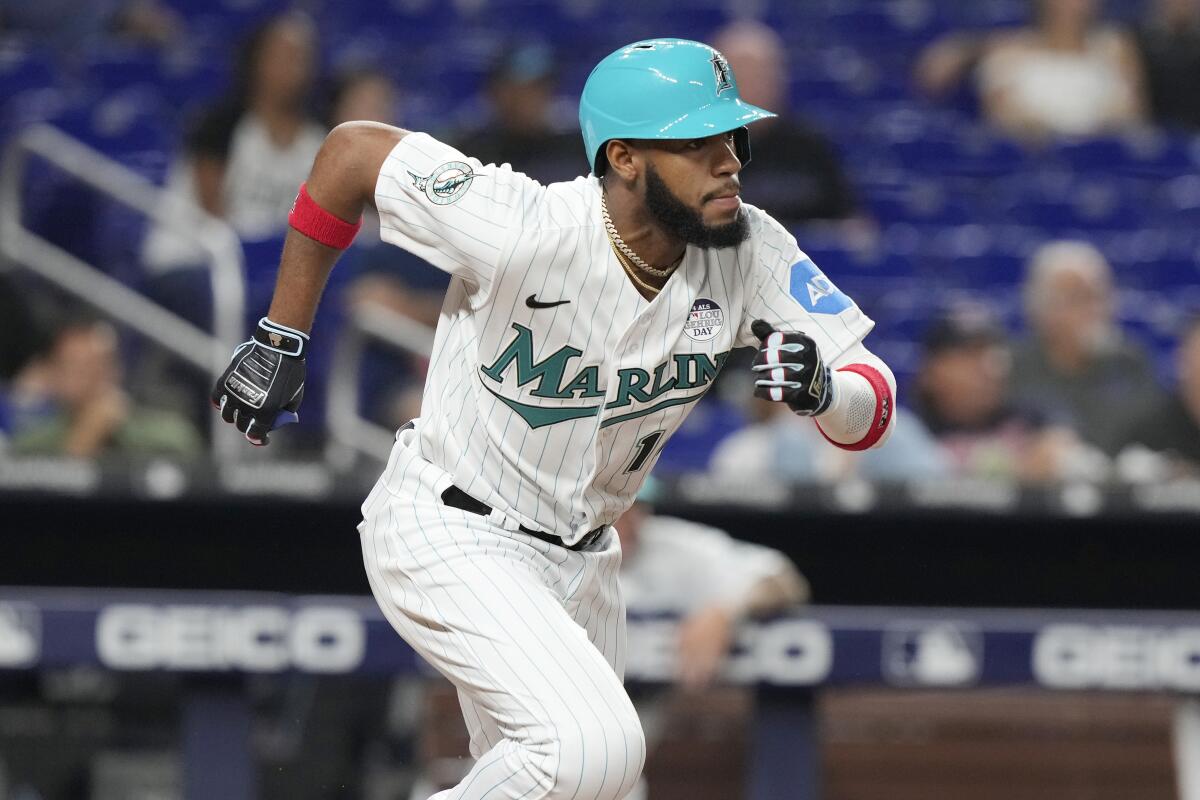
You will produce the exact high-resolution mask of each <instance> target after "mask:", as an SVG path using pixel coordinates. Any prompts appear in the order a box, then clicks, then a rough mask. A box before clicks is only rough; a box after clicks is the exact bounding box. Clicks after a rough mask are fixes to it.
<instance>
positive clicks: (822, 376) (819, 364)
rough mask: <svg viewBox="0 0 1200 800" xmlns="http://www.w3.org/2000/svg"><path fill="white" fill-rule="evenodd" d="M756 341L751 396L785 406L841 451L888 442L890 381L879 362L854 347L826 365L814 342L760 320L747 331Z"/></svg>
mask: <svg viewBox="0 0 1200 800" xmlns="http://www.w3.org/2000/svg"><path fill="white" fill-rule="evenodd" d="M751 329H752V330H753V331H754V335H755V336H757V337H758V338H759V340H760V347H759V351H758V355H757V356H755V359H754V365H753V367H752V369H753V370H754V372H755V373H756V374H757V379H756V380H755V382H754V394H755V396H756V397H761V398H763V399H764V400H775V401H777V402H784V403H787V404H788V406H790V407H791V409H792V410H793V411H795V412H796V413H797V414H800V415H801V416H810V417H813V419H814V421H815V422H816V424H817V429H818V430H820V431H821V434H822V435H823V436H824V437H825V438H826V439H827V440H828V441H829V442H830V443H831V444H833V445H835V446H837V447H840V448H842V449H843V450H868V449H870V448H873V447H879V446H881V445H882V444H883V443H884V442H886V441H887V439H888V438H889V437H890V436H891V432H892V428H893V427H894V424H895V415H896V399H895V398H896V378H895V376H894V375H893V374H892V371H891V370H890V369H889V368H888V366H887V364H885V363H884V362H883V360H882V359H881V358H879V357H878V356H876V355H875V354H874V353H872V352H871V351H870V350H868V349H867V348H866V347H865V346H864V345H863V344H862V342H856V343H855V344H853V345H851V346H850V347H849V348H847V349H846V350H844V351H843V352H842V353H840V354H838V356H837V358H836V359H835V360H834V361H833V362H832V363H826V362H825V359H824V358H823V357H822V353H821V348H820V346H819V345H818V344H817V342H816V341H815V340H814V339H813V338H812V337H810V336H808V335H807V334H805V333H803V332H800V331H779V330H775V328H774V326H773V325H771V324H770V323H768V322H766V321H765V320H761V319H760V320H755V321H754V323H753V325H752V328H751Z"/></svg>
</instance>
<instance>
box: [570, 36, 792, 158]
mask: <svg viewBox="0 0 1200 800" xmlns="http://www.w3.org/2000/svg"><path fill="white" fill-rule="evenodd" d="M773 116H775V115H774V114H772V113H771V112H770V111H767V110H765V109H762V108H759V107H758V106H752V105H750V104H749V103H747V102H745V101H744V100H742V98H741V97H740V96H739V95H738V87H737V80H736V79H735V78H734V76H733V70H732V69H730V67H729V62H727V61H726V60H725V56H723V55H721V54H720V53H718V52H717V51H716V50H714V49H713V48H711V47H709V46H708V45H706V44H704V43H702V42H693V41H690V40H688V39H645V40H643V41H640V42H634V43H633V44H629V45H626V46H625V47H622V48H621V49H620V50H617V51H616V52H614V53H612V54H610V55H608V56H606V57H605V58H604V59H603V60H602V61H601V62H600V63H599V64H597V65H596V66H595V68H594V69H592V74H591V75H589V76H588V79H587V83H586V84H584V87H583V94H582V95H581V96H580V98H579V126H580V127H581V128H583V146H584V149H585V150H586V151H587V158H588V164H589V166H591V168H592V172H594V173H595V174H596V175H603V174H604V170H605V168H606V167H607V166H608V160H607V159H606V158H605V157H604V145H605V144H606V143H607V142H608V141H609V140H610V139H698V138H701V137H704V136H713V135H715V134H718V133H726V132H728V131H735V132H736V133H737V136H736V144H737V155H738V159H739V160H740V161H741V162H742V165H743V166H744V165H745V164H746V163H748V162H749V161H750V136H749V133H748V132H747V131H746V127H745V126H746V125H748V124H749V123H751V122H754V121H755V120H760V119H766V118H768V117H773Z"/></svg>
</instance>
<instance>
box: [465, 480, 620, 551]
mask: <svg viewBox="0 0 1200 800" xmlns="http://www.w3.org/2000/svg"><path fill="white" fill-rule="evenodd" d="M442 502H443V503H445V504H446V505H448V506H450V507H451V508H457V509H459V510H460V511H467V512H470V513H471V514H479V515H480V516H482V517H486V516H487V515H488V514H490V513H492V507H491V506H489V505H488V504H487V503H481V502H479V501H478V500H476V499H475V498H474V497H471V495H469V494H467V493H466V492H464V491H463V490H462V489H460V488H458V487H457V486H451V487H450V488H449V489H447V490H446V491H444V492H442ZM607 527H608V526H607V525H601V526H600V527H598V528H593V529H592V530H590V531H588V532H587V533H586V534H584V536H583V538H582V539H580V540H579V541H578V542H576V543H575V544H566V543H565V542H563V540H562V539H561V538H560V537H558V536H555V535H554V534H553V533H544V532H542V531H535V530H534V529H533V528H526V527H525V526H524V525H522V526H521V528H520V530H521V533H527V534H529V535H530V536H532V537H533V538H535V539H541V540H542V541H543V542H546V543H547V544H553V545H557V546H558V547H565V548H567V549H568V550H582V549H584V548H585V547H587V546H588V545H590V544H591V543H592V542H594V541H596V539H598V538H600V534H602V533H604V529H605V528H607Z"/></svg>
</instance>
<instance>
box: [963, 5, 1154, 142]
mask: <svg viewBox="0 0 1200 800" xmlns="http://www.w3.org/2000/svg"><path fill="white" fill-rule="evenodd" d="M1031 2H1032V6H1033V11H1034V17H1035V22H1034V24H1033V25H1032V26H1031V27H1027V28H1022V29H1020V30H1017V31H1015V32H1013V33H1009V34H1004V35H1002V36H999V37H997V38H996V39H995V40H994V42H992V43H991V44H990V45H989V46H988V48H987V51H986V53H985V54H984V56H983V58H982V59H981V61H980V64H979V82H980V94H981V97H982V101H983V109H984V113H985V115H986V116H987V118H988V120H989V121H990V122H991V123H992V124H994V125H996V126H997V127H999V128H1001V129H1003V130H1004V131H1005V132H1007V133H1009V134H1011V135H1013V136H1016V137H1017V138H1020V139H1025V140H1028V141H1030V142H1033V143H1036V142H1039V141H1043V140H1045V139H1047V138H1050V137H1053V136H1091V135H1095V134H1100V133H1105V132H1110V131H1114V130H1119V129H1121V128H1126V127H1130V126H1132V125H1135V124H1137V123H1139V122H1142V121H1143V119H1144V117H1145V98H1144V93H1143V86H1142V84H1143V79H1142V72H1141V65H1140V61H1139V59H1138V56H1137V51H1136V49H1135V47H1134V44H1133V41H1132V40H1131V39H1130V37H1128V36H1127V35H1126V34H1125V33H1124V32H1122V31H1119V30H1117V29H1115V28H1112V27H1107V26H1103V25H1100V24H1098V23H1097V20H1096V17H1097V2H1096V0H1031Z"/></svg>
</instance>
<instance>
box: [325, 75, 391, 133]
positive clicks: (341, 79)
mask: <svg viewBox="0 0 1200 800" xmlns="http://www.w3.org/2000/svg"><path fill="white" fill-rule="evenodd" d="M398 95H399V92H398V90H397V88H396V82H395V81H393V80H392V79H391V78H390V77H389V76H388V75H386V74H384V73H383V72H380V71H379V70H376V69H371V68H365V67H364V68H358V69H351V70H348V71H345V72H342V73H339V74H338V75H337V76H335V77H334V79H333V81H332V86H331V87H330V91H329V109H328V113H327V115H326V119H325V124H326V125H327V126H328V127H330V128H336V127H337V126H338V125H341V124H342V123H343V122H351V121H352V120H369V121H371V122H386V123H387V124H388V125H395V124H397V123H398V122H399V120H400V108H399V97H398Z"/></svg>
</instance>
